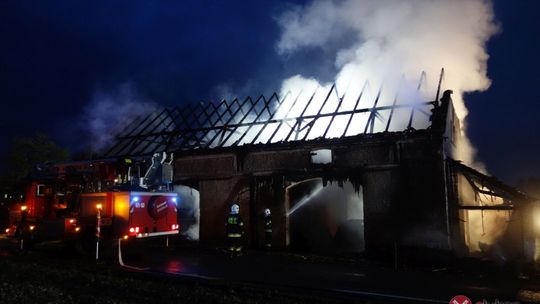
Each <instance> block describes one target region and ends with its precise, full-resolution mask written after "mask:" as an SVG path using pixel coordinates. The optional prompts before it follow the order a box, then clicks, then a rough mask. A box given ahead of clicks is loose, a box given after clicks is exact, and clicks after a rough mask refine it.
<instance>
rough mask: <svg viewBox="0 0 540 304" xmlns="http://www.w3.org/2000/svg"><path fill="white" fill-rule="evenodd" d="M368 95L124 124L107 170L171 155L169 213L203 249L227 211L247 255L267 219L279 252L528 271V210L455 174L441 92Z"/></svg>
mask: <svg viewBox="0 0 540 304" xmlns="http://www.w3.org/2000/svg"><path fill="white" fill-rule="evenodd" d="M421 84H422V77H421V81H420V84H419V85H418V90H420V87H421ZM367 86H369V85H368V84H367V83H366V84H364V86H363V87H361V88H360V89H359V90H358V92H357V94H348V93H345V94H339V93H338V90H337V88H336V86H335V85H334V86H332V87H330V89H329V90H321V89H320V88H319V89H316V90H315V92H302V91H301V92H299V93H298V92H297V93H295V94H293V93H287V94H283V96H278V94H273V95H272V96H270V97H269V98H267V97H265V96H262V95H261V96H259V97H258V98H251V97H247V98H245V99H243V100H241V99H238V98H236V99H234V100H223V101H221V102H220V103H208V104H203V103H200V104H196V105H186V106H183V107H179V108H174V109H164V110H161V111H158V112H154V113H152V114H150V115H147V116H141V117H139V118H137V119H136V120H134V121H133V122H131V123H130V124H129V125H128V126H127V127H126V128H125V130H124V131H122V132H121V133H119V134H118V135H117V136H116V140H115V142H114V144H113V145H112V146H111V147H110V149H108V151H106V152H105V153H104V154H103V157H104V158H113V157H126V156H130V157H133V156H140V155H152V154H153V153H156V152H162V151H166V152H170V153H174V155H175V162H174V167H175V170H174V171H175V174H174V183H175V185H176V187H177V189H179V190H178V192H180V193H181V198H180V203H179V205H180V207H179V208H180V210H183V209H182V208H184V210H186V211H187V210H189V212H190V213H191V214H192V217H193V218H195V219H196V220H194V221H192V222H193V225H192V226H191V227H184V228H183V229H184V231H185V230H189V231H190V232H189V235H190V237H192V238H195V239H198V240H199V241H200V242H201V243H204V244H208V245H214V244H222V243H224V241H225V233H224V221H225V217H226V215H227V213H228V211H229V208H230V206H231V204H232V203H233V202H236V203H238V204H239V205H240V210H241V211H240V214H241V215H242V217H243V218H244V221H245V224H246V235H245V241H246V243H248V244H249V245H250V246H252V247H258V246H261V244H262V242H263V239H264V235H263V210H264V209H265V208H270V209H271V210H272V217H273V223H274V236H273V243H274V244H273V246H274V247H277V248H282V249H283V248H292V249H298V250H307V251H317V252H335V251H345V252H351V251H352V252H364V251H365V252H366V253H367V254H380V253H383V254H384V253H388V252H393V251H394V250H396V248H418V249H422V250H424V249H433V250H437V251H442V252H449V253H453V254H456V255H458V256H482V257H490V258H494V259H499V260H500V259H502V260H505V259H509V258H512V259H514V258H516V259H526V260H532V259H533V257H534V251H535V250H534V244H535V236H534V231H533V230H534V227H533V226H534V225H533V219H532V211H531V210H532V209H531V208H532V204H531V202H532V198H530V197H528V196H527V195H526V194H524V193H522V192H520V191H518V190H516V189H514V188H512V187H510V186H507V185H505V184H504V183H502V182H500V181H498V180H497V179H495V178H493V177H491V176H488V175H486V174H484V173H482V172H480V171H478V170H476V169H473V168H471V167H469V166H467V165H465V164H463V163H462V162H460V156H459V146H460V140H461V132H460V130H461V128H460V125H459V124H460V121H459V119H458V118H457V116H456V113H455V111H454V107H453V103H452V99H451V93H452V92H451V91H450V90H447V91H445V92H444V93H442V94H439V92H440V91H441V90H440V82H439V89H438V90H437V94H436V97H435V99H434V100H431V101H425V100H424V101H421V100H419V99H418V98H398V97H397V96H398V94H396V95H395V98H385V97H384V93H382V88H380V89H378V90H375V91H374V94H371V95H369V96H367V94H365V90H366V87H367ZM182 204H184V206H183V205H182ZM184 222H185V221H184Z"/></svg>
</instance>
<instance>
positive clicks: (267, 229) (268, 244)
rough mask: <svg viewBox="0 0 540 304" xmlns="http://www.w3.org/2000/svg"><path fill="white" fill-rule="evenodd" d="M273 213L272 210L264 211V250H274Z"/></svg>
mask: <svg viewBox="0 0 540 304" xmlns="http://www.w3.org/2000/svg"><path fill="white" fill-rule="evenodd" d="M271 215H272V213H271V212H270V209H268V208H266V209H264V248H266V249H270V248H272V217H271Z"/></svg>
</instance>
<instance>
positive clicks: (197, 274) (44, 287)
mask: <svg viewBox="0 0 540 304" xmlns="http://www.w3.org/2000/svg"><path fill="white" fill-rule="evenodd" d="M13 245H14V244H12V243H11V244H10V243H9V242H7V241H6V240H0V256H1V258H0V270H1V271H0V299H1V302H2V303H37V302H38V303H43V302H46V303H152V302H163V303H173V302H174V303H310V304H311V303H345V302H346V303H420V302H423V303H448V302H449V300H450V299H451V298H452V297H453V296H455V295H457V294H465V295H468V296H469V297H470V298H471V300H473V301H474V303H476V302H475V301H480V300H483V299H487V301H488V303H492V302H494V301H495V300H499V301H516V300H519V301H521V302H522V303H525V302H531V303H534V302H537V301H538V300H540V296H539V295H540V293H539V292H538V290H540V288H539V286H540V284H539V283H538V282H539V280H538V279H537V278H534V277H526V278H519V277H516V276H515V275H514V274H513V273H512V272H511V271H505V270H504V269H502V268H489V269H483V268H482V267H478V266H474V265H473V264H471V265H463V264H462V266H463V267H461V268H460V267H455V266H453V267H445V268H430V267H427V266H424V267H423V268H422V269H421V268H418V267H410V266H405V265H400V266H399V269H395V268H394V265H388V264H384V263H379V262H377V263H376V262H372V261H365V260H359V259H350V258H339V259H338V258H333V257H321V256H310V255H302V254H295V253H287V252H281V253H276V252H274V253H267V252H257V251H251V252H249V253H247V254H245V255H243V256H240V257H230V256H228V255H227V254H225V253H224V252H221V251H220V250H215V249H210V250H209V249H205V250H202V249H200V248H197V247H186V246H177V245H178V244H173V243H171V246H170V247H169V248H165V247H164V246H163V245H164V244H162V243H161V242H160V243H159V246H156V244H152V245H148V244H143V246H147V245H148V246H149V247H146V249H145V250H144V251H142V250H141V248H140V247H137V246H140V244H139V245H137V246H135V247H131V248H130V247H129V244H128V246H126V247H124V259H123V260H124V262H125V263H126V264H127V265H130V266H134V267H135V266H136V267H137V268H125V267H120V266H118V261H117V257H115V256H114V254H112V255H109V256H107V257H104V258H103V259H102V260H101V261H99V262H96V261H94V260H93V258H92V257H80V256H76V255H73V254H71V253H68V252H67V251H65V250H64V249H63V247H62V246H61V244H60V243H51V244H43V245H39V246H36V248H34V249H33V250H31V251H28V252H24V253H20V252H18V251H17V248H16V246H13ZM130 249H131V250H132V251H131V253H130ZM133 249H135V252H139V253H133ZM140 252H151V253H152V254H145V255H141V254H140Z"/></svg>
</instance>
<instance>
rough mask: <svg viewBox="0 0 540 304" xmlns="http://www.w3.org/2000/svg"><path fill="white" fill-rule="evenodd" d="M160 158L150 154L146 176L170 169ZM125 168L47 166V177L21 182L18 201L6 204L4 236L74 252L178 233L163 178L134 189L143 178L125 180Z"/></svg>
mask: <svg viewBox="0 0 540 304" xmlns="http://www.w3.org/2000/svg"><path fill="white" fill-rule="evenodd" d="M163 155H164V157H163V158H161V163H160V162H158V161H157V160H158V155H155V159H154V161H153V162H152V164H151V168H152V169H154V171H152V172H156V168H158V169H159V168H161V166H166V165H169V166H170V162H169V163H168V164H163V161H164V160H165V154H163ZM171 159H172V157H171ZM171 162H172V160H171ZM143 165H144V164H143ZM131 166H133V162H132V160H128V159H126V160H122V161H121V162H120V161H100V162H92V163H91V162H76V163H64V164H57V165H54V166H49V167H48V168H47V169H48V170H49V171H48V172H47V174H48V175H47V178H46V179H42V180H41V181H39V182H38V181H32V182H27V183H26V184H25V186H24V195H22V196H21V201H20V202H16V203H15V204H12V205H11V208H10V219H9V224H10V226H9V227H8V228H7V229H6V231H5V232H6V234H7V235H8V236H16V237H18V238H20V239H22V238H31V239H32V241H35V240H50V239H55V238H56V239H64V240H65V241H67V243H68V244H73V243H74V242H75V244H83V246H78V247H79V248H81V249H83V250H85V251H89V250H91V247H89V246H88V244H91V243H92V242H94V243H95V242H96V236H98V237H99V238H98V239H99V240H103V241H109V240H110V241H112V240H118V239H124V240H125V239H130V238H133V239H137V238H149V237H158V236H169V235H175V234H178V233H179V228H180V227H179V223H178V215H177V194H176V193H174V192H172V191H168V190H170V189H171V188H170V187H169V185H170V181H169V179H166V180H165V181H163V180H161V179H159V180H160V182H159V183H151V182H148V184H144V183H141V185H139V183H138V182H135V179H142V178H143V177H140V176H139V177H133V176H131V175H130V174H129V172H130V171H131V169H130V170H126V167H129V168H131ZM147 166H148V165H147ZM137 171H140V169H139V170H137ZM158 172H159V173H161V171H158ZM148 176H150V175H145V176H144V178H146V177H148ZM149 179H151V178H149ZM37 180H39V179H37ZM152 180H153V179H152ZM145 187H146V188H148V189H146V188H145Z"/></svg>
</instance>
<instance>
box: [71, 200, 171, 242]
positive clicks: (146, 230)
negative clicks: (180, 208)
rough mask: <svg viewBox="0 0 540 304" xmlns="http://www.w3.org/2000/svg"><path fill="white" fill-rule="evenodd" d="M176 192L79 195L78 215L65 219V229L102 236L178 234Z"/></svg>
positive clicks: (75, 233) (76, 233) (126, 236)
mask: <svg viewBox="0 0 540 304" xmlns="http://www.w3.org/2000/svg"><path fill="white" fill-rule="evenodd" d="M176 203H177V194H176V193H172V192H139V191H127V192H97V193H83V194H81V195H80V212H79V214H78V217H77V218H69V219H66V223H65V225H66V232H67V233H68V234H70V235H71V237H73V236H76V235H79V234H81V235H86V236H88V235H94V234H95V232H96V231H97V227H98V226H99V230H100V232H99V234H100V237H101V238H105V239H119V238H122V239H128V238H147V237H154V236H165V235H174V234H178V231H179V227H180V226H179V224H178V220H177V208H176Z"/></svg>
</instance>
